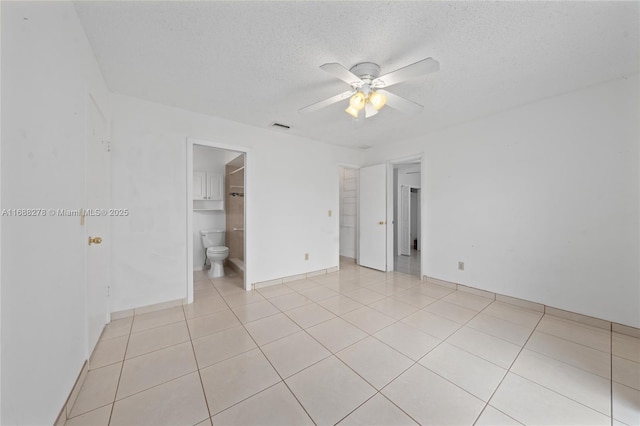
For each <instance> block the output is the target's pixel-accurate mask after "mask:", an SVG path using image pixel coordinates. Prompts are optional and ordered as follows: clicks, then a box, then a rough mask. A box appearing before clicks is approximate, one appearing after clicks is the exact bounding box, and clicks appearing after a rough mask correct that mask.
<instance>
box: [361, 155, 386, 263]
mask: <svg viewBox="0 0 640 426" xmlns="http://www.w3.org/2000/svg"><path fill="white" fill-rule="evenodd" d="M359 224H360V230H359V236H360V238H359V251H358V264H359V265H362V266H366V267H368V268H373V269H377V270H379V271H386V270H387V165H386V164H379V165H376V166H369V167H363V168H361V169H360V211H359Z"/></svg>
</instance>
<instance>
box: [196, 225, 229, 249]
mask: <svg viewBox="0 0 640 426" xmlns="http://www.w3.org/2000/svg"><path fill="white" fill-rule="evenodd" d="M200 239H201V240H202V246H203V247H204V248H209V247H222V246H224V229H203V230H201V231H200Z"/></svg>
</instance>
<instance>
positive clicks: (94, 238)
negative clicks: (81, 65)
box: [84, 98, 127, 354]
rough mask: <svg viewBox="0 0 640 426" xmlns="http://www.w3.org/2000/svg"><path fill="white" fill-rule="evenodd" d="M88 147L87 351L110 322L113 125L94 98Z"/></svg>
mask: <svg viewBox="0 0 640 426" xmlns="http://www.w3.org/2000/svg"><path fill="white" fill-rule="evenodd" d="M87 114H88V115H87V119H88V123H87V124H88V125H87V145H86V158H85V161H86V171H85V173H86V187H85V189H86V191H87V195H86V196H87V206H86V209H87V210H86V216H85V217H84V221H85V232H86V234H85V237H84V238H85V240H84V244H85V247H86V248H87V250H86V256H87V257H86V262H87V269H86V274H87V275H86V285H87V287H86V291H87V293H86V303H87V349H88V351H89V354H90V353H91V350H93V348H94V347H95V344H96V342H97V341H98V338H99V337H100V333H101V332H102V329H103V327H104V325H105V324H106V323H107V322H109V306H108V294H109V274H110V271H109V268H110V265H109V246H110V243H111V242H110V241H109V215H110V214H111V213H114V214H120V215H126V213H127V212H124V211H122V212H109V211H108V210H107V209H109V192H110V170H109V168H110V165H109V164H110V146H109V145H110V142H109V124H108V121H107V119H106V118H105V117H104V115H103V114H102V113H101V112H100V110H99V108H98V106H97V105H96V104H95V102H94V101H93V99H92V98H89V100H88V111H87Z"/></svg>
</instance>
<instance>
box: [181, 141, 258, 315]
mask: <svg viewBox="0 0 640 426" xmlns="http://www.w3.org/2000/svg"><path fill="white" fill-rule="evenodd" d="M250 159H251V156H250V153H249V151H248V150H247V149H246V148H244V147H237V146H232V145H226V144H219V143H216V142H211V141H205V140H199V139H193V138H187V167H186V169H187V197H186V208H187V264H186V274H187V302H188V303H192V302H193V281H194V271H202V270H206V269H210V267H211V265H210V261H209V260H208V259H207V255H206V251H205V249H204V247H203V245H202V239H201V235H200V231H201V230H203V229H208V230H222V231H224V242H223V243H222V244H221V245H223V244H224V246H226V247H228V248H229V253H228V256H227V258H226V259H225V260H224V272H225V275H230V274H233V275H235V277H236V278H234V280H235V279H238V281H239V283H238V284H239V285H242V286H243V287H244V289H245V290H249V289H250V285H251V278H250V274H251V269H250V258H249V257H248V256H247V250H246V249H247V247H248V241H249V233H248V232H247V231H246V228H247V227H246V224H247V222H248V211H249V204H248V201H249V199H248V197H247V196H246V195H245V194H248V193H247V188H248V187H249V184H250V179H251V177H250V174H249V171H250V167H249V165H250ZM214 235H215V234H214ZM215 279H216V278H214V280H215ZM240 281H241V283H242V284H240Z"/></svg>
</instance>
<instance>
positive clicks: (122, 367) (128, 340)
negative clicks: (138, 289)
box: [107, 313, 136, 425]
mask: <svg viewBox="0 0 640 426" xmlns="http://www.w3.org/2000/svg"><path fill="white" fill-rule="evenodd" d="M135 320H136V316H135V313H134V315H133V318H132V319H131V326H130V327H129V335H128V336H127V344H126V345H125V348H124V354H123V355H122V365H121V366H120V374H119V375H118V384H117V385H116V391H115V392H114V394H113V403H112V405H111V411H110V412H109V420H108V421H107V424H108V425H109V424H111V419H112V418H113V410H114V408H115V407H116V398H117V397H118V389H120V380H122V372H123V371H124V362H125V360H126V357H127V349H129V342H130V341H131V334H132V331H133V323H134V321H135Z"/></svg>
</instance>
